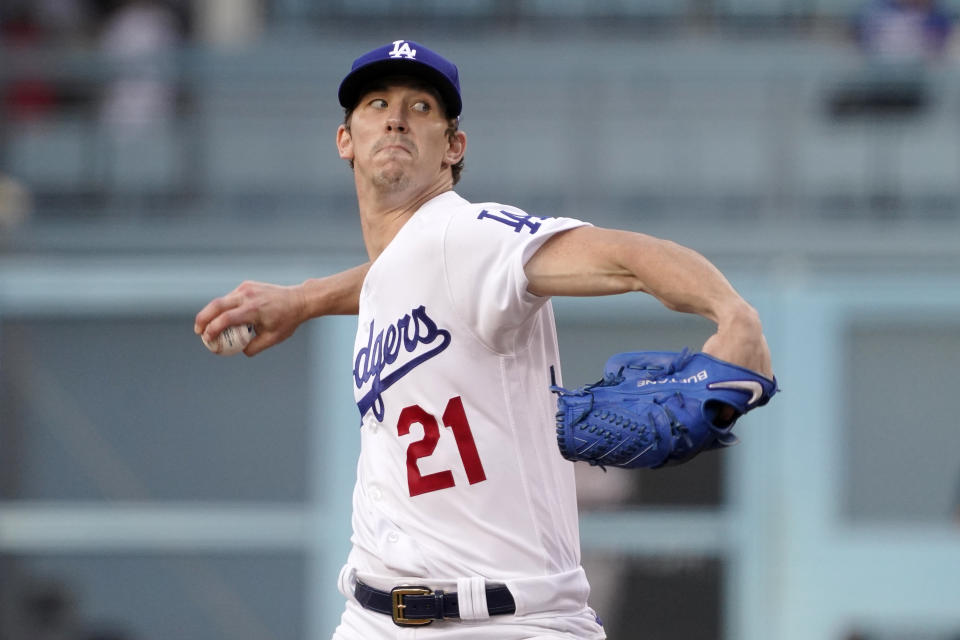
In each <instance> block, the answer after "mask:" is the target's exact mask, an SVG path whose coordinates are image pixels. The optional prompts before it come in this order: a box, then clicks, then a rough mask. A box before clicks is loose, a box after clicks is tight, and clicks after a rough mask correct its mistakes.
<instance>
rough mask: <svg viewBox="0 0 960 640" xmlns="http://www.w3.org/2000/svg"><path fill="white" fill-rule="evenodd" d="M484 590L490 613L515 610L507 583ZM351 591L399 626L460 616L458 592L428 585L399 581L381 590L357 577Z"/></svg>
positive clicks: (361, 600)
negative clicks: (389, 588)
mask: <svg viewBox="0 0 960 640" xmlns="http://www.w3.org/2000/svg"><path fill="white" fill-rule="evenodd" d="M486 591H487V611H489V612H490V615H498V614H502V613H514V612H515V611H516V610H517V605H516V604H515V603H514V601H513V595H511V593H510V590H509V589H507V588H506V587H487V589H486ZM353 594H354V595H355V596H356V598H357V602H359V603H360V604H361V605H363V607H364V608H366V609H370V610H371V611H376V612H378V613H384V614H386V615H388V616H391V617H393V621H394V622H395V623H396V624H398V625H400V626H402V627H405V626H409V625H421V624H430V623H431V622H433V621H434V620H443V619H444V618H459V617H460V603H459V600H458V599H457V594H456V593H447V592H445V591H442V590H440V589H437V590H436V591H433V590H431V589H428V588H427V587H418V586H409V585H402V586H399V587H394V588H393V589H391V590H390V591H381V590H379V589H374V588H373V587H371V586H370V585H368V584H364V583H363V582H361V581H360V580H357V586H356V588H355V589H354V592H353Z"/></svg>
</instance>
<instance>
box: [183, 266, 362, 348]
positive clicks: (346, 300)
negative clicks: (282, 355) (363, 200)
mask: <svg viewBox="0 0 960 640" xmlns="http://www.w3.org/2000/svg"><path fill="white" fill-rule="evenodd" d="M368 269H370V263H369V262H367V263H365V264H362V265H359V266H357V267H353V268H352V269H347V270H346V271H342V272H340V273H337V274H334V275H331V276H326V277H324V278H311V279H309V280H306V281H305V282H303V283H301V284H298V285H293V286H281V285H276V284H268V283H265V282H251V281H248V282H244V283H243V284H241V285H240V286H238V287H237V288H236V289H234V290H233V291H231V292H230V293H228V294H226V295H225V296H222V297H220V298H215V299H214V300H211V301H210V303H209V304H207V306H205V307H204V308H203V309H201V310H200V313H198V314H197V317H196V318H195V320H194V326H193V331H194V333H196V334H197V335H202V336H203V338H204V339H205V340H208V341H212V340H213V339H215V338H216V337H217V336H218V335H219V334H220V332H221V331H223V330H224V329H226V328H227V327H231V326H234V325H244V324H252V325H253V326H254V328H255V329H256V332H257V335H256V337H255V338H254V339H253V340H251V341H250V344H249V345H247V348H246V349H244V350H243V352H244V353H245V354H247V355H248V356H254V355H256V354H258V353H260V352H261V351H263V350H264V349H267V348H269V347H272V346H273V345H275V344H278V343H280V342H283V341H284V340H286V339H287V338H289V337H290V336H291V335H293V332H294V331H296V329H297V327H299V326H300V325H301V324H302V323H303V322H305V321H307V320H309V319H311V318H319V317H321V316H330V315H354V314H356V313H357V312H358V310H359V308H360V289H361V287H362V286H363V280H364V278H366V276H367V270H368Z"/></svg>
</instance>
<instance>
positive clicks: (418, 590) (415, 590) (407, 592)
mask: <svg viewBox="0 0 960 640" xmlns="http://www.w3.org/2000/svg"><path fill="white" fill-rule="evenodd" d="M432 595H433V591H431V590H430V589H427V588H426V587H407V586H403V587H394V588H393V589H391V590H390V596H391V598H392V599H393V621H394V623H395V624H398V625H400V626H403V627H406V626H417V625H423V624H430V623H431V622H433V620H431V619H430V618H427V619H425V620H421V619H417V618H414V619H413V620H411V619H409V618H407V617H406V616H405V615H404V613H403V610H404V609H405V608H406V607H407V605H405V604H403V597H404V596H432Z"/></svg>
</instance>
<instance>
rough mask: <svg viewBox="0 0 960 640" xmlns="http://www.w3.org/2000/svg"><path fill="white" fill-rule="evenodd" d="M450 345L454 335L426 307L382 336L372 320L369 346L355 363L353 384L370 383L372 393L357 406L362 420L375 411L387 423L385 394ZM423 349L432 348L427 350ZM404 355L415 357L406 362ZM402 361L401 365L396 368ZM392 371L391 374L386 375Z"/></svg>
mask: <svg viewBox="0 0 960 640" xmlns="http://www.w3.org/2000/svg"><path fill="white" fill-rule="evenodd" d="M449 344H450V332H449V331H447V330H446V329H441V328H439V327H438V326H437V323H436V322H434V320H433V318H431V317H430V316H429V314H427V309H426V307H424V306H423V305H420V306H419V307H417V308H415V309H413V310H412V311H411V312H410V313H408V314H405V315H404V316H403V317H401V318H399V319H398V320H397V321H396V322H395V323H394V324H392V325H390V326H389V327H387V328H386V329H381V330H380V331H379V332H377V330H376V326H375V322H374V321H373V320H371V321H370V332H369V334H368V336H367V344H366V346H364V347H361V348H360V350H359V351H357V357H356V359H355V360H354V361H353V382H354V384H356V385H357V389H361V388H363V386H364V385H365V384H367V383H368V382H370V389H368V390H367V393H366V394H364V396H363V397H362V398H360V400H359V402H357V408H358V409H359V410H360V417H363V416H365V415H366V414H367V411H369V410H370V409H371V408H372V409H373V415H374V416H375V417H376V418H377V420H383V414H384V407H383V392H384V391H386V390H387V389H389V388H390V386H391V385H392V384H393V383H394V382H396V381H397V380H399V379H400V378H402V377H403V376H405V375H407V374H408V373H410V372H411V371H412V370H413V369H414V368H416V367H418V366H419V365H421V364H423V363H424V362H426V361H427V360H429V359H430V358H432V357H434V356H435V355H437V354H439V353H440V352H441V351H443V350H444V349H446V348H447V346H449ZM401 347H402V351H401ZM423 347H431V348H429V349H426V350H424V349H423ZM403 354H408V355H411V356H413V357H412V358H410V359H408V360H406V361H403V360H404V358H403V357H402V355H403ZM398 360H400V361H401V363H400V364H398V365H397V366H396V367H394V366H393V365H394V364H396V363H397V361H398ZM388 368H389V369H390V371H387V372H386V373H385V371H386V370H387V369H388Z"/></svg>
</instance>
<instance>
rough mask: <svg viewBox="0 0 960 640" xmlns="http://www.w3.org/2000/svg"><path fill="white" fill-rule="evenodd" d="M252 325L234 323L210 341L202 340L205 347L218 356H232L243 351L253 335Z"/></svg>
mask: <svg viewBox="0 0 960 640" xmlns="http://www.w3.org/2000/svg"><path fill="white" fill-rule="evenodd" d="M254 335H256V334H255V333H254V331H253V325H252V324H247V325H235V326H233V327H227V328H226V329H224V330H223V331H222V332H221V333H220V335H219V336H217V337H216V339H215V340H213V341H211V342H207V341H206V340H204V341H203V344H204V345H206V347H207V349H210V351H213V352H214V353H215V354H217V355H220V356H232V355H236V354H238V353H240V352H241V351H243V350H244V349H245V348H246V346H247V345H248V344H250V341H251V340H253V336H254Z"/></svg>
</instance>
